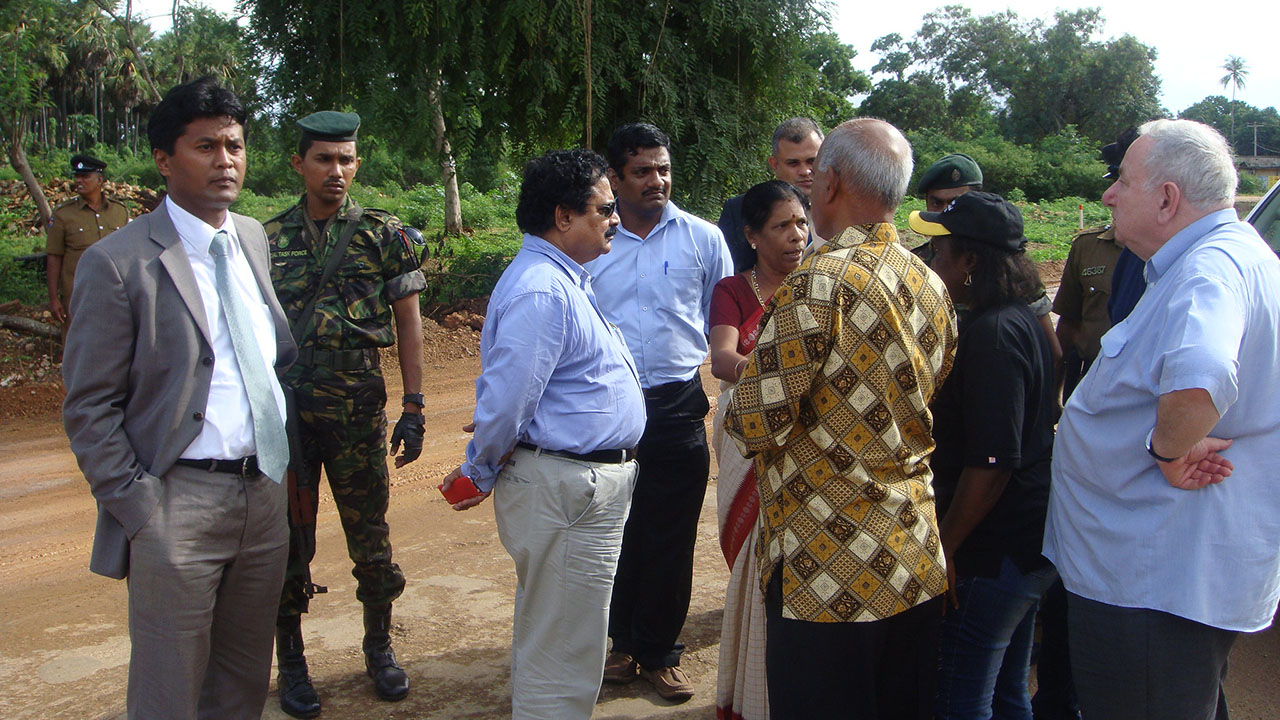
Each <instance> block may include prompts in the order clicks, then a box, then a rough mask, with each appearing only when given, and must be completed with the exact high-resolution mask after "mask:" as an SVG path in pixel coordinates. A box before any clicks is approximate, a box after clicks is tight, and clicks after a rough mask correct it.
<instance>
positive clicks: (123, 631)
mask: <svg viewBox="0 0 1280 720" xmlns="http://www.w3.org/2000/svg"><path fill="white" fill-rule="evenodd" d="M425 370H426V378H425V381H424V387H425V388H426V390H427V393H428V394H427V396H428V398H429V400H428V402H429V403H430V407H428V408H427V445H426V448H425V451H424V453H423V457H422V459H420V460H419V461H417V462H415V463H413V464H412V465H409V466H407V467H406V468H403V469H401V470H393V471H392V472H393V474H392V506H391V512H390V524H391V530H392V541H393V543H394V545H395V550H396V559H397V561H398V562H399V563H400V566H401V567H402V568H403V570H404V572H405V575H406V577H407V579H408V587H407V588H406V590H405V593H404V595H403V597H401V599H400V600H399V601H398V602H397V603H396V606H395V611H396V616H395V629H394V633H395V641H396V651H397V654H398V656H399V658H400V660H401V662H402V664H403V665H404V666H405V668H406V669H407V670H408V672H409V674H410V676H411V677H412V679H413V692H412V693H411V694H410V696H409V698H408V699H407V700H405V701H404V702H401V703H398V704H387V703H382V702H379V701H378V700H377V699H376V698H375V696H374V695H373V692H372V690H371V688H370V685H369V682H368V680H367V679H366V678H365V677H364V674H363V665H362V662H361V656H360V649H359V648H360V637H361V627H360V626H361V618H360V607H359V605H358V604H357V603H356V601H355V597H354V580H353V579H352V577H351V575H350V572H349V571H350V564H349V562H348V560H347V558H346V553H345V547H344V543H343V540H342V533H341V529H340V527H339V523H338V518H337V516H336V512H335V510H334V506H333V503H332V500H331V498H329V497H328V496H327V495H326V496H324V497H322V504H321V508H320V527H319V552H318V553H317V556H316V562H315V565H314V566H313V572H314V575H315V580H316V581H317V582H319V583H322V584H325V585H327V586H328V587H329V593H328V594H327V595H322V596H319V597H318V598H317V599H316V600H315V601H314V602H313V605H312V612H311V614H310V615H308V617H307V618H306V622H305V625H304V629H305V632H306V637H307V644H308V653H307V654H308V657H309V658H310V660H311V671H312V675H313V677H314V679H315V682H316V685H317V687H318V689H319V691H320V694H321V696H322V698H323V701H324V704H325V710H324V714H323V716H322V717H324V718H329V719H330V720H338V719H340V718H349V719H355V718H360V719H364V718H501V717H504V716H505V717H509V716H510V699H509V674H508V670H507V663H508V660H509V649H510V631H511V606H512V598H513V592H514V587H515V574H514V572H513V570H512V566H511V561H510V559H509V558H508V557H507V555H506V553H505V552H504V551H503V549H502V546H501V544H500V543H499V542H498V539H497V531H496V527H495V524H494V519H493V510H492V505H491V504H490V503H485V504H484V505H482V506H480V507H479V508H475V509H473V510H471V511H468V512H465V513H456V512H454V511H453V510H451V509H450V508H449V507H448V506H447V505H446V504H445V502H444V500H443V499H442V498H441V497H440V496H439V494H438V493H437V492H436V489H435V483H437V482H438V479H439V478H440V477H441V476H443V475H444V473H446V472H447V471H448V470H449V469H451V468H452V467H453V466H454V465H455V464H456V463H457V461H458V459H459V458H460V457H461V454H462V450H463V447H464V445H465V442H466V436H465V435H464V434H463V433H462V431H461V429H460V428H461V426H462V425H463V423H464V422H466V421H467V420H469V419H470V411H471V407H472V402H473V391H474V385H473V380H474V378H475V376H476V374H477V372H478V370H479V361H478V358H476V357H475V356H474V355H473V354H470V350H465V351H463V352H458V353H454V355H453V356H440V357H436V358H434V359H432V358H431V357H430V356H429V359H428V364H427V367H426V368H425ZM704 371H705V368H704ZM387 377H388V380H389V382H388V385H396V384H397V382H398V374H397V372H396V371H395V369H394V368H388V372H387ZM706 385H707V387H709V388H710V387H715V384H714V383H713V382H710V381H709V377H708V382H707V383H706ZM388 390H389V392H388V394H389V395H390V396H391V397H399V395H400V390H399V388H398V387H389V388H388ZM714 492H715V488H714V481H713V485H712V487H711V488H710V489H709V490H708V493H707V502H706V503H705V504H704V506H703V514H702V521H701V525H700V527H699V538H698V551H697V561H696V562H697V567H696V571H695V578H694V594H693V602H692V607H691V609H690V612H689V621H688V623H687V624H686V626H685V631H684V635H683V641H684V642H685V644H686V645H687V646H688V647H689V650H688V651H687V652H686V654H685V661H684V665H685V667H686V669H687V670H688V671H689V673H690V675H691V676H692V677H693V678H694V680H695V682H696V683H697V685H698V693H697V695H696V696H695V697H694V699H693V700H691V701H690V702H688V703H685V704H683V705H670V704H668V703H666V702H665V701H663V700H661V699H659V698H658V697H657V696H656V695H655V694H654V693H653V691H652V689H651V688H649V687H648V686H647V684H645V683H643V682H637V683H635V684H632V685H629V686H624V687H621V688H616V687H606V688H605V689H604V692H603V694H602V698H601V701H600V703H599V705H598V706H597V710H596V713H595V717H596V718H649V717H662V718H708V719H709V718H714V717H715V712H714V710H713V706H714V689H715V667H716V660H717V653H718V647H719V646H718V642H719V630H720V617H721V607H722V604H723V593H724V583H725V581H726V579H727V577H728V573H727V570H726V568H725V566H724V560H723V559H722V557H721V555H720V552H719V545H718V542H717V539H716V524H715V497H714ZM93 524H94V504H93V502H92V499H91V498H90V495H89V492H88V489H87V487H86V486H85V484H84V481H83V479H82V478H81V476H80V474H79V472H78V470H77V468H76V466H75V462H74V460H73V458H72V456H71V453H70V451H69V449H68V446H67V440H66V437H65V435H63V433H62V429H61V425H60V423H59V420H58V418H57V416H56V415H46V416H44V417H41V418H37V419H33V420H23V421H12V422H7V423H5V425H4V426H3V427H0V717H4V718H10V719H13V720H18V719H36V718H41V719H43V718H116V717H122V716H123V711H124V688H125V679H126V670H127V666H128V658H129V640H128V628H127V625H126V620H125V607H126V601H127V594H126V591H125V585H124V583H121V582H116V581H112V580H107V579H105V578H102V577H99V576H96V575H93V574H91V573H89V571H88V569H87V564H88V558H89V547H90V543H91V541H92V533H93ZM1229 591H1230V589H1227V588H1224V592H1229ZM1278 674H1280V633H1277V632H1276V631H1268V632H1265V633H1262V634H1260V635H1256V636H1249V637H1243V638H1241V640H1240V642H1239V643H1238V644H1237V647H1236V651H1235V654H1234V655H1233V657H1232V666H1231V677H1230V681H1229V690H1228V692H1229V697H1230V698H1231V701H1232V711H1233V712H1232V716H1233V717H1235V718H1237V719H1243V720H1270V719H1273V718H1277V717H1280V688H1278V687H1277V684H1276V682H1275V678H1276V677H1277V675H1278ZM263 717H264V718H284V717H285V716H284V715H283V714H282V713H281V712H280V711H279V709H278V706H277V704H276V699H275V697H274V694H273V696H272V697H271V698H270V699H269V700H268V703H267V709H266V712H265V713H264V715H263Z"/></svg>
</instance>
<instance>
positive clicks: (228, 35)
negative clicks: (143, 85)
mask: <svg viewBox="0 0 1280 720" xmlns="http://www.w3.org/2000/svg"><path fill="white" fill-rule="evenodd" d="M150 55H151V57H152V65H153V69H154V70H155V76H156V77H157V78H158V79H159V81H160V84H161V85H162V86H163V87H172V86H174V85H177V84H180V83H184V82H188V81H191V80H194V79H196V78H198V77H202V76H205V75H212V76H213V77H214V78H216V79H217V80H218V82H219V83H221V84H223V85H225V86H227V87H229V88H231V89H232V90H233V91H235V93H236V95H237V96H238V97H239V98H240V101H241V102H243V103H244V104H245V106H246V107H247V108H248V109H249V110H250V111H251V112H254V111H257V110H259V109H260V106H261V102H260V100H259V98H258V87H257V84H258V78H259V77H260V76H261V74H262V67H261V63H259V61H258V58H257V54H256V53H255V52H254V48H253V45H252V43H251V42H250V40H249V37H248V30H247V29H246V28H242V27H240V25H239V23H237V22H236V20H235V19H234V18H230V17H226V16H224V15H221V14H219V13H218V12H216V11H214V10H210V9H209V8H207V7H205V6H203V5H178V6H177V14H176V22H175V23H174V24H173V27H172V29H171V30H169V31H168V32H166V33H164V34H163V35H161V36H160V37H158V38H156V39H155V40H154V41H153V42H152V43H150Z"/></svg>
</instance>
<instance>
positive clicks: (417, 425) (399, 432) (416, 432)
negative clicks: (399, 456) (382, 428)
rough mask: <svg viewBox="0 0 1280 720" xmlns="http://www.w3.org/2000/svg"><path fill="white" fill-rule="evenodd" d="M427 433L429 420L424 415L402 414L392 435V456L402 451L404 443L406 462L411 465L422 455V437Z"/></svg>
mask: <svg viewBox="0 0 1280 720" xmlns="http://www.w3.org/2000/svg"><path fill="white" fill-rule="evenodd" d="M426 432H427V419H426V418H425V417H423V416H422V413H401V415H400V419H399V420H397V421H396V429H395V430H394V431H392V433H391V454H392V455H395V454H396V452H398V451H399V450H400V442H401V441H404V461H405V462H407V463H411V462H413V461H414V460H417V459H418V456H419V455H421V454H422V436H423V435H425V434H426Z"/></svg>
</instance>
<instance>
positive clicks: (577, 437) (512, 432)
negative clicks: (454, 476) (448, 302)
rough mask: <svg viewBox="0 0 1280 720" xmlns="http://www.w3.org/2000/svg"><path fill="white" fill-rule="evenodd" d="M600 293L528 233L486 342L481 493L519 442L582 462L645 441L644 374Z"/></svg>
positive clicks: (492, 305)
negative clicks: (564, 453) (604, 309)
mask: <svg viewBox="0 0 1280 720" xmlns="http://www.w3.org/2000/svg"><path fill="white" fill-rule="evenodd" d="M591 285H592V283H591V276H590V275H589V274H588V273H587V271H586V270H584V269H583V268H582V266H581V265H579V264H578V263H576V262H574V261H573V260H572V259H570V258H569V256H567V255H565V254H564V253H563V252H561V251H560V249H559V248H557V247H556V246H554V245H552V244H551V243H549V242H547V241H546V240H544V239H542V238H540V237H537V236H534V235H527V234H526V235H525V236H524V242H523V244H522V245H521V249H520V252H519V253H517V254H516V257H515V259H514V260H512V261H511V265H509V266H508V267H507V269H506V271H505V272H503V273H502V278H501V279H500V280H498V285H497V287H495V288H494V290H493V294H492V295H491V296H490V297H489V309H488V313H487V314H486V315H485V320H484V330H483V331H482V332H481V334H480V367H481V370H480V377H479V378H477V379H476V410H475V415H474V416H473V419H474V421H475V424H476V429H475V436H474V438H473V439H472V440H471V442H470V443H468V444H467V459H466V462H464V463H463V464H462V473H463V474H464V475H468V476H470V477H471V478H472V480H474V481H475V484H476V487H478V488H480V489H481V490H484V491H488V490H492V489H493V485H494V482H495V481H496V480H497V477H498V471H499V470H501V469H502V463H501V459H502V456H503V455H505V454H506V453H507V452H508V451H509V450H511V448H513V447H515V444H516V442H517V441H521V440H522V441H524V442H528V443H532V444H534V445H538V446H539V447H542V448H545V449H547V450H564V451H568V452H573V453H588V452H592V451H595V450H615V449H623V448H633V447H635V446H636V444H637V443H639V442H640V436H641V434H643V433H644V423H645V410H644V394H643V393H642V392H641V390H640V379H639V375H638V374H637V373H636V367H635V363H633V362H632V360H631V354H630V353H629V352H627V346H626V342H625V341H624V340H623V338H622V332H621V331H620V330H619V329H618V328H617V327H615V326H613V325H611V324H610V323H609V322H608V321H607V320H605V317H604V315H603V314H602V313H601V312H600V308H599V306H598V305H597V304H596V299H595V295H594V294H593V293H592V289H591Z"/></svg>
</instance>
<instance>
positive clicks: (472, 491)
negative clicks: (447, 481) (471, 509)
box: [436, 475, 484, 505]
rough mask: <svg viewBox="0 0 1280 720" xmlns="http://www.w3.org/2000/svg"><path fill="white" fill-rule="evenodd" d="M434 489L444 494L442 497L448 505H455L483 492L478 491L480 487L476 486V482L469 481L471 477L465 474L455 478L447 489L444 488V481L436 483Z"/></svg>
mask: <svg viewBox="0 0 1280 720" xmlns="http://www.w3.org/2000/svg"><path fill="white" fill-rule="evenodd" d="M436 489H437V490H439V491H440V494H441V495H444V499H445V500H447V501H448V502H449V504H450V505H457V504H458V503H460V502H462V501H463V500H468V499H470V498H473V497H479V496H480V495H483V494H484V493H482V492H480V488H478V487H476V484H475V483H474V482H472V481H471V478H469V477H467V476H466V475H463V476H462V477H459V478H456V479H455V480H454V481H453V485H451V486H449V489H448V491H446V490H445V489H444V483H440V484H439V485H437V486H436Z"/></svg>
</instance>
